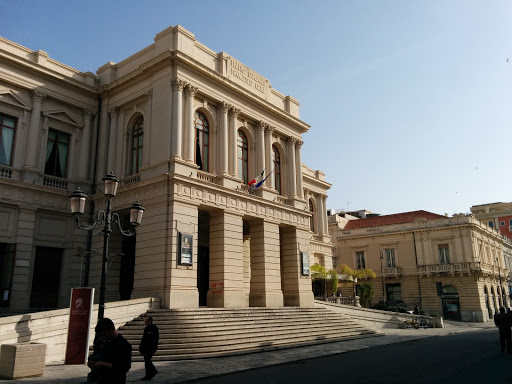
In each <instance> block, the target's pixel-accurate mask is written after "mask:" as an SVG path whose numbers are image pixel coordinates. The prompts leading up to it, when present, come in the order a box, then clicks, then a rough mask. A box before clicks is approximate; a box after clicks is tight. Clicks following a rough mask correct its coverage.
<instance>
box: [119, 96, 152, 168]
mask: <svg viewBox="0 0 512 384" xmlns="http://www.w3.org/2000/svg"><path fill="white" fill-rule="evenodd" d="M145 95H146V97H147V100H146V115H145V116H144V137H143V143H142V146H143V149H142V168H144V167H149V163H150V156H149V153H150V151H151V120H152V117H153V116H152V114H153V89H150V90H148V91H147V92H146V93H145ZM124 124H126V122H125V123H124ZM124 138H125V135H123V143H124V144H123V150H124V149H127V145H126V143H127V142H126V141H125V140H124ZM122 158H123V159H124V158H126V155H124V156H122ZM122 164H123V168H124V167H125V164H126V163H125V162H124V160H123V161H122Z"/></svg>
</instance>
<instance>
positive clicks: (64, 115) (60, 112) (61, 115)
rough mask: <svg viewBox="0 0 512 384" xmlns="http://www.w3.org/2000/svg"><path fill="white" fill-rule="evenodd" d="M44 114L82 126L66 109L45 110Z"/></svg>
mask: <svg viewBox="0 0 512 384" xmlns="http://www.w3.org/2000/svg"><path fill="white" fill-rule="evenodd" d="M43 115H44V116H46V117H48V118H50V119H54V120H58V121H62V122H64V123H66V124H71V125H75V126H77V127H81V126H82V124H81V123H80V122H79V121H78V120H77V119H75V117H73V115H71V114H70V113H69V112H68V111H66V110H65V109H55V110H53V111H44V112H43Z"/></svg>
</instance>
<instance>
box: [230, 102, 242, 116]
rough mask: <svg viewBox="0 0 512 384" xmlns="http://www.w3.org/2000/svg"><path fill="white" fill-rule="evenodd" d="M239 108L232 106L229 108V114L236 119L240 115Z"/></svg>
mask: <svg viewBox="0 0 512 384" xmlns="http://www.w3.org/2000/svg"><path fill="white" fill-rule="evenodd" d="M240 111H241V110H240V108H237V107H235V106H234V105H232V106H231V107H229V113H230V114H231V115H232V116H233V117H234V118H235V119H236V118H237V117H238V115H239V114H240Z"/></svg>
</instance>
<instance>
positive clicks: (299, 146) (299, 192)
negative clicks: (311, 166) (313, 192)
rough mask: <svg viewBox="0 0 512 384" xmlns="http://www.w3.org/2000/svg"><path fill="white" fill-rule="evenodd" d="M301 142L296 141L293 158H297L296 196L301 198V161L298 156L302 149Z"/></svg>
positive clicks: (302, 193) (302, 195)
mask: <svg viewBox="0 0 512 384" xmlns="http://www.w3.org/2000/svg"><path fill="white" fill-rule="evenodd" d="M302 144H304V142H303V141H302V140H298V141H297V146H296V147H295V158H296V160H297V165H296V168H297V196H298V197H299V198H300V199H302V198H303V197H304V191H303V187H302V161H301V156H300V150H301V149H302Z"/></svg>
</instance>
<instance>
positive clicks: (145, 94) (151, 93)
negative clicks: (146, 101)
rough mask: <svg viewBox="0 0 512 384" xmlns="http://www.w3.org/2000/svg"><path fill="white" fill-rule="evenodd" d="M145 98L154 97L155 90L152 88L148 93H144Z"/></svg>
mask: <svg viewBox="0 0 512 384" xmlns="http://www.w3.org/2000/svg"><path fill="white" fill-rule="evenodd" d="M144 96H147V97H152V96H153V88H150V89H148V90H147V91H146V92H144Z"/></svg>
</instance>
